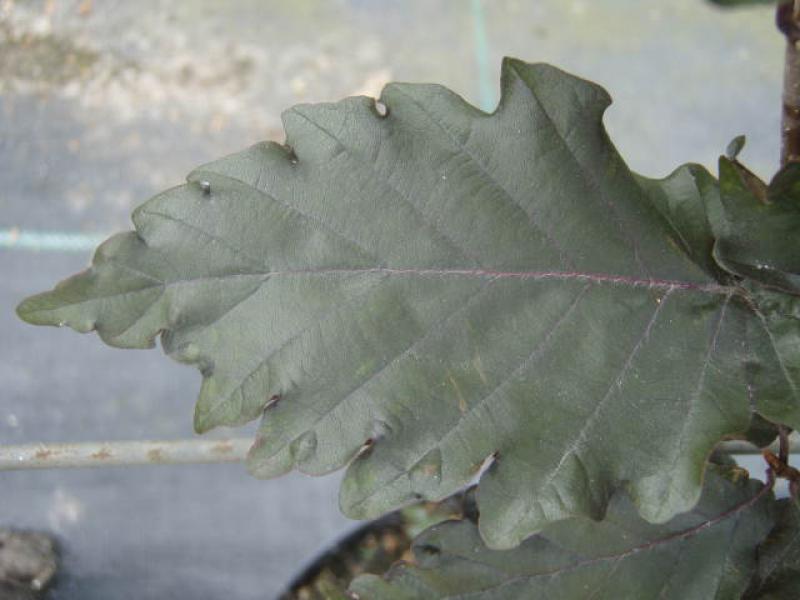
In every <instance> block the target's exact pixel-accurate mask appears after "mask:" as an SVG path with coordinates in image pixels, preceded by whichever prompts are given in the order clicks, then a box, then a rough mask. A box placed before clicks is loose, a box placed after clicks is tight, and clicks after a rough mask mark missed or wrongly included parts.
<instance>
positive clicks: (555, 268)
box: [18, 59, 800, 548]
mask: <svg viewBox="0 0 800 600" xmlns="http://www.w3.org/2000/svg"><path fill="white" fill-rule="evenodd" d="M381 101H382V102H383V104H384V105H385V106H386V107H387V111H388V112H387V114H386V115H383V114H382V113H381V112H379V111H378V110H377V109H376V106H375V103H374V101H373V100H372V99H369V98H363V97H361V98H348V99H346V100H343V101H341V102H338V103H335V104H319V105H300V106H296V107H294V108H292V109H290V110H288V111H287V112H286V113H285V114H284V123H285V128H286V135H287V142H288V146H280V145H278V144H275V143H264V144H259V145H257V146H254V147H252V148H250V149H248V150H246V151H244V152H241V153H239V154H235V155H233V156H229V157H227V158H224V159H222V160H219V161H216V162H214V163H211V164H209V165H206V166H204V167H201V168H199V169H197V170H196V171H194V172H193V173H192V174H191V175H190V176H189V183H188V184H187V185H184V186H180V187H178V188H175V189H172V190H168V191H167V192H164V193H163V194H161V195H159V196H157V197H155V198H154V199H152V200H150V201H149V202H147V203H146V204H144V205H143V206H142V207H140V208H139V209H137V210H136V212H135V213H134V216H133V222H134V225H135V228H136V231H134V232H130V233H125V234H120V235H118V236H115V237H113V238H111V239H110V240H108V241H107V242H105V243H104V244H103V245H102V246H101V247H100V248H99V249H98V251H97V253H96V255H95V258H94V263H93V266H92V267H91V268H90V269H89V270H88V271H86V272H84V273H81V274H79V275H77V276H75V277H73V278H71V279H68V280H67V281H65V282H64V283H62V284H60V285H59V286H58V287H56V289H55V290H53V291H52V292H48V293H45V294H42V295H39V296H35V297H33V298H30V299H28V300H26V301H25V302H23V303H22V305H20V307H19V309H18V310H19V314H20V315H21V316H22V317H23V318H24V319H26V320H28V321H29V322H32V323H39V324H67V325H70V326H71V327H73V328H75V329H77V330H78V331H90V330H92V329H96V330H97V332H98V334H99V335H100V337H101V338H102V339H103V340H104V341H106V342H107V343H109V344H111V345H114V346H120V347H130V348H142V347H149V346H152V345H153V343H154V340H155V338H156V337H157V336H159V335H160V338H161V342H162V345H163V347H164V350H165V352H166V353H167V354H168V355H170V356H172V357H173V358H175V359H177V360H180V361H184V362H188V363H191V364H195V365H196V366H198V367H199V369H200V370H201V372H202V374H203V384H202V387H201V391H200V398H199V401H198V404H197V408H196V412H195V427H196V429H197V430H198V431H201V432H202V431H206V430H208V429H210V428H212V427H215V426H219V425H236V424H241V423H244V422H247V421H249V420H252V419H255V418H257V417H259V416H261V415H262V414H263V419H262V424H261V427H260V430H259V434H258V437H257V440H256V443H255V444H254V446H253V449H252V451H251V454H250V457H249V466H250V469H251V471H252V472H253V473H254V474H255V475H257V476H260V477H273V476H276V475H280V474H282V473H285V472H287V471H289V470H291V469H293V468H297V469H299V470H301V471H303V472H306V473H311V474H322V473H327V472H330V471H333V470H336V469H339V468H342V467H344V466H347V473H346V476H345V478H344V480H343V484H342V488H341V506H342V508H343V510H344V512H345V513H346V514H347V515H349V516H352V517H355V518H369V517H374V516H377V515H379V514H382V513H384V512H386V511H388V510H391V509H392V508H395V507H397V506H398V505H402V504H404V503H407V502H410V501H412V500H414V499H418V498H420V497H424V498H428V499H441V498H444V497H446V496H448V495H450V494H452V493H453V492H455V491H456V490H458V489H460V488H462V487H463V486H464V485H465V484H466V483H468V482H469V481H470V480H471V479H472V478H473V477H475V475H476V473H478V472H479V471H480V470H481V469H482V468H484V470H483V474H482V477H481V480H480V488H479V492H478V502H479V505H480V510H481V522H480V527H481V532H482V534H483V536H484V538H485V539H486V541H487V543H488V544H489V545H490V546H492V547H497V548H507V547H511V546H514V545H516V544H517V543H519V542H520V541H521V540H523V539H524V538H526V537H527V536H528V535H530V534H532V533H534V532H537V531H539V530H541V529H542V528H543V527H545V526H546V525H548V524H549V523H551V522H553V521H558V520H560V519H564V518H567V517H570V516H574V515H588V516H591V517H593V518H599V517H601V516H602V515H603V513H604V511H605V509H606V506H607V504H608V500H609V498H610V497H611V495H612V493H613V492H614V491H615V490H616V489H617V488H619V487H620V486H625V487H626V488H627V489H628V490H629V492H630V493H631V495H632V497H633V501H634V503H635V505H636V506H637V507H638V510H639V511H640V513H641V514H642V516H643V517H644V518H645V519H647V520H649V521H653V522H666V521H668V520H669V519H671V518H672V517H673V516H674V515H676V514H677V513H680V512H683V511H686V510H689V509H691V508H692V507H693V506H694V505H695V504H696V502H697V500H698V498H699V497H700V492H701V482H702V478H703V469H704V464H705V460H706V458H707V456H708V455H709V454H710V452H711V451H712V449H713V447H714V445H715V444H716V443H717V442H718V441H719V440H720V439H722V438H724V437H742V436H744V435H745V434H746V432H747V430H748V427H749V424H750V422H751V420H752V419H753V418H754V416H755V414H756V413H760V414H761V415H762V416H763V417H765V418H766V419H768V420H771V421H775V422H782V423H786V424H788V425H790V426H792V427H800V395H799V394H798V384H797V381H798V377H799V376H800V373H799V372H798V370H799V369H800V357H799V356H798V352H797V350H796V348H795V347H794V346H792V344H793V343H794V340H796V339H797V336H798V323H797V321H796V320H795V319H793V318H792V317H791V314H793V311H795V309H796V307H797V305H796V297H795V296H789V295H788V294H786V293H784V291H783V290H782V291H780V292H774V291H770V290H762V287H763V286H761V284H760V283H758V282H755V283H753V284H752V285H744V284H748V283H749V282H748V281H743V280H742V279H741V277H740V272H739V270H737V269H730V261H726V262H725V264H724V265H723V266H725V267H727V268H729V271H733V272H726V271H724V270H723V269H722V268H720V266H719V265H718V264H717V262H716V261H715V259H714V249H715V248H721V247H720V246H718V244H717V235H718V234H717V232H718V231H719V230H721V229H723V228H724V227H723V222H724V208H723V200H722V198H721V197H720V194H719V189H718V187H717V183H716V181H715V180H714V178H713V177H711V176H710V175H709V174H708V173H707V172H706V171H705V170H704V169H702V168H701V167H699V166H696V165H687V166H684V167H681V168H679V169H678V170H676V171H675V172H674V173H673V174H671V175H670V176H669V177H667V178H665V179H662V180H653V179H648V178H644V177H641V176H639V175H636V174H634V173H632V172H631V171H630V170H629V169H628V168H627V166H626V165H625V163H624V162H623V160H622V159H621V157H620V156H619V155H618V153H617V152H616V150H615V149H614V147H613V145H612V144H611V142H610V141H609V139H608V137H607V135H606V133H605V130H604V128H603V126H602V114H603V112H604V110H605V109H606V107H607V106H608V105H609V103H610V99H609V97H608V94H607V93H606V92H605V91H604V90H603V89H602V88H600V87H598V86H597V85H594V84H592V83H589V82H586V81H584V80H581V79H578V78H575V77H573V76H570V75H567V74H566V73H563V72H562V71H559V70H558V69H555V68H553V67H550V66H547V65H528V64H525V63H522V62H520V61H518V60H513V59H507V60H505V61H504V63H503V74H502V99H501V101H500V104H499V106H498V108H497V110H496V111H495V112H494V113H492V114H486V113H484V112H482V111H480V110H478V109H476V108H474V107H472V106H470V105H469V104H467V103H466V102H465V101H464V100H463V99H461V98H460V97H459V96H457V95H456V94H454V93H453V92H451V91H449V90H447V89H445V88H443V87H441V86H437V85H417V84H390V85H389V86H387V87H386V88H385V90H384V92H383V94H382V96H381ZM791 250H792V248H791V247H789V248H787V251H791ZM751 254H752V253H751V252H750V250H745V251H744V254H743V256H744V259H745V260H744V262H747V260H749V259H750V257H751ZM717 255H718V256H725V257H727V256H729V254H728V253H727V251H724V252H723V251H720V252H718V253H717ZM792 264H793V263H792ZM744 276H745V277H746V276H747V273H745V275H744ZM777 305H780V306H779V307H778V308H775V306H777ZM487 462H488V463H490V465H489V466H488V467H486V464H487Z"/></svg>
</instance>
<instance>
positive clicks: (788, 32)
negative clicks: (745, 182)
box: [775, 0, 800, 166]
mask: <svg viewBox="0 0 800 600" xmlns="http://www.w3.org/2000/svg"><path fill="white" fill-rule="evenodd" d="M775 20H776V23H777V26H778V29H779V30H780V31H781V32H782V33H783V35H784V36H786V54H785V58H784V69H783V110H782V113H781V166H783V165H786V164H787V163H790V162H799V161H800V48H798V42H800V1H798V0H794V2H783V3H781V4H779V5H778V8H777V11H776V17H775Z"/></svg>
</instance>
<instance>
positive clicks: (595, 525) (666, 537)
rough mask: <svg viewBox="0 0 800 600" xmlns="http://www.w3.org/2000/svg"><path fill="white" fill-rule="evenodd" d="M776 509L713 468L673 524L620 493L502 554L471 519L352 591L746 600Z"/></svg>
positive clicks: (732, 474)
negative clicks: (642, 513)
mask: <svg viewBox="0 0 800 600" xmlns="http://www.w3.org/2000/svg"><path fill="white" fill-rule="evenodd" d="M737 473H738V474H739V477H740V478H739V479H738V480H737V479H736V477H737V475H736V474H737ZM771 505H772V498H771V494H770V493H769V492H768V491H767V490H766V489H765V488H763V487H762V486H761V484H759V483H757V482H755V481H752V480H750V481H748V480H747V476H746V474H742V471H741V470H737V469H732V470H730V469H725V468H721V467H716V466H714V467H709V472H708V479H707V483H706V489H705V490H704V493H703V497H702V499H701V500H700V502H699V504H698V505H697V507H696V508H695V509H694V510H692V511H691V512H690V513H687V514H683V515H680V516H679V517H676V518H674V519H673V520H671V521H669V522H668V523H666V524H663V525H651V524H649V523H647V522H645V521H643V520H641V519H640V518H639V517H638V516H637V514H636V508H635V507H634V506H633V505H632V503H631V502H630V500H628V499H627V498H625V497H624V495H619V496H615V497H614V498H613V500H612V502H611V505H610V506H609V511H608V514H607V518H606V520H604V521H602V522H594V521H590V520H587V519H581V518H573V519H569V520H566V521H562V522H560V523H557V524H555V525H551V526H549V527H548V528H546V529H545V530H544V531H543V532H542V533H540V534H538V535H536V536H534V537H532V538H530V539H528V540H525V542H523V543H522V545H521V546H519V547H517V548H515V549H513V550H502V551H498V550H490V549H488V548H487V547H486V545H485V544H484V543H483V541H482V540H481V538H480V536H479V535H478V531H477V528H476V527H475V525H474V524H473V523H471V522H470V521H467V520H464V521H450V522H447V523H443V524H441V525H437V526H434V527H432V528H431V529H429V530H428V531H426V532H425V533H423V534H422V535H421V536H420V537H419V538H418V539H417V540H416V541H415V543H414V556H415V559H416V566H407V565H402V564H401V565H399V566H397V567H395V568H394V569H392V570H391V571H390V572H389V574H388V575H387V577H386V579H383V578H381V577H378V576H376V575H365V576H362V577H360V578H358V579H356V580H355V581H354V582H353V584H351V590H352V591H353V592H354V593H355V594H356V596H357V597H358V598H360V599H361V600H436V599H443V598H459V599H462V600H466V599H468V598H469V599H474V600H490V599H492V600H515V599H519V600H521V599H526V600H527V599H529V598H548V599H549V600H577V599H589V598H591V599H592V600H603V599H607V600H713V599H718V600H722V599H725V600H729V599H731V600H732V599H738V598H740V597H741V596H742V593H743V592H744V590H745V589H746V588H747V585H748V583H749V582H750V579H751V578H752V577H753V576H754V574H755V572H756V566H757V565H756V548H757V546H758V544H759V543H760V542H761V541H762V540H763V539H764V537H765V536H766V535H767V533H768V532H769V528H770V526H771V523H772V518H771V512H772V511H771Z"/></svg>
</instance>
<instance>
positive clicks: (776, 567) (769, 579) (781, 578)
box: [745, 498, 800, 600]
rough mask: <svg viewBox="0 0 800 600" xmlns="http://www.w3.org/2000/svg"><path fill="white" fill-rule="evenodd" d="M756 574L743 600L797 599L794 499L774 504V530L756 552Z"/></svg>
mask: <svg viewBox="0 0 800 600" xmlns="http://www.w3.org/2000/svg"><path fill="white" fill-rule="evenodd" d="M757 575H758V576H757V581H756V582H755V583H754V584H753V586H752V588H751V590H750V591H749V592H748V593H747V594H746V595H745V598H746V600H796V599H797V598H800V506H798V504H797V501H796V500H793V499H791V498H785V499H783V500H779V501H778V502H777V506H776V523H775V528H774V529H773V530H772V531H771V532H770V534H769V537H768V538H767V539H766V541H765V542H764V544H763V545H762V547H761V548H760V549H759V553H758V574H757Z"/></svg>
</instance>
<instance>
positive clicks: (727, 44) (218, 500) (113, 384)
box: [0, 0, 782, 600]
mask: <svg viewBox="0 0 800 600" xmlns="http://www.w3.org/2000/svg"><path fill="white" fill-rule="evenodd" d="M477 18H478V19H479V21H480V19H482V20H483V25H484V26H485V30H486V33H487V39H488V51H487V56H486V58H487V59H488V61H487V64H488V65H489V68H488V71H487V73H486V74H482V73H481V71H480V69H479V68H478V65H479V64H480V61H479V60H478V57H476V38H475V23H476V13H475V12H474V5H473V3H471V2H469V1H468V0H409V1H400V0H383V1H379V0H330V1H325V2H323V1H321V0H319V1H317V0H294V1H293V2H281V1H278V0H274V1H256V0H235V1H230V2H226V3H218V2H212V1H211V0H180V1H178V0H173V1H164V0H138V1H137V2H124V1H122V0H102V1H100V0H96V1H95V2H90V1H87V0H74V1H60V2H55V1H50V2H45V1H33V0H30V1H17V2H12V1H10V0H4V1H0V230H10V229H12V228H17V229H18V230H34V231H70V232H84V233H91V234H95V233H107V232H111V231H114V230H117V229H123V228H127V227H128V223H129V221H128V215H129V213H130V211H131V209H132V208H133V207H134V206H136V205H137V204H139V203H140V202H141V201H143V200H145V199H146V198H148V197H149V196H150V195H152V194H153V193H155V192H156V191H158V190H160V189H162V188H165V187H167V186H170V185H174V184H177V183H179V182H180V181H181V179H182V177H183V176H184V175H185V174H186V173H187V172H188V171H189V170H190V169H191V168H192V167H193V166H195V165H197V164H199V163H202V162H204V161H208V160H211V159H213V158H215V157H218V156H220V155H222V154H225V153H228V152H232V151H235V150H238V149H240V148H243V147H245V146H246V145H248V144H250V143H253V142H255V141H258V140H261V139H265V138H272V139H280V138H281V136H282V134H281V126H280V118H279V115H280V111H281V110H282V109H283V108H285V107H288V106H290V105H292V104H294V103H296V102H301V101H302V102H306V101H323V100H334V99H338V98H340V97H342V96H345V95H350V94H356V93H367V94H370V95H375V94H377V93H378V91H379V90H380V87H381V85H382V84H383V83H384V82H385V81H387V80H389V79H400V80H413V81H437V82H441V83H444V84H446V85H448V86H450V87H452V88H454V89H455V90H457V91H458V92H460V93H462V94H463V95H465V96H466V97H467V98H468V99H470V100H472V101H475V102H477V101H478V99H479V98H480V95H481V82H482V81H483V82H484V83H483V85H484V86H485V85H486V82H487V81H489V89H488V94H489V95H491V94H492V93H494V94H496V89H497V75H498V73H499V63H500V58H501V56H502V55H504V54H511V55H515V56H517V57H520V58H524V59H527V60H542V61H547V62H552V63H554V64H557V65H560V66H562V67H563V68H566V69H567V70H571V71H573V72H576V73H578V74H580V75H583V76H585V77H588V78H591V79H594V80H596V81H599V82H600V83H602V84H603V85H605V86H606V87H607V88H608V89H609V90H610V91H611V92H612V95H613V96H614V98H615V104H614V106H612V108H611V109H610V111H609V113H608V119H607V124H608V128H609V130H610V133H611V135H612V138H613V139H614V140H615V141H616V143H617V145H618V147H619V148H620V150H621V151H622V152H623V154H624V156H626V158H627V159H628V161H629V163H630V165H631V166H632V167H634V168H635V169H637V170H639V171H640V172H643V173H645V174H648V175H664V174H666V173H667V172H669V171H670V170H672V168H674V167H675V166H677V164H679V163H681V162H686V161H695V162H700V163H702V164H705V165H706V166H708V167H709V168H713V167H714V164H715V162H716V158H717V156H718V155H719V153H720V152H722V151H723V150H724V148H725V146H726V144H727V142H728V141H729V140H730V139H731V138H732V137H734V136H735V135H738V134H740V133H744V134H746V135H747V136H748V138H749V142H748V146H747V148H746V150H745V152H744V154H743V158H744V159H745V160H746V161H748V162H749V163H750V164H751V165H752V166H753V168H754V169H755V170H756V171H757V172H758V173H760V174H762V175H764V176H768V175H769V174H770V173H771V171H772V169H773V167H774V165H775V164H776V163H777V160H778V158H777V157H778V117H779V112H778V106H779V102H778V97H779V93H780V73H781V60H782V41H781V39H780V38H779V37H778V36H777V35H776V34H774V32H773V30H772V16H771V13H770V11H769V9H763V8H761V9H751V10H742V11H736V12H725V13H723V12H721V11H719V10H716V9H713V8H711V7H709V6H708V5H706V4H705V3H704V2H702V0H673V1H671V2H669V3H664V2H661V1H660V0H607V1H604V2H590V1H588V0H582V1H579V0H530V1H526V2H523V1H521V0H516V1H515V0H484V2H483V12H482V13H481V14H477ZM484 75H488V77H489V78H490V79H489V80H487V79H486V78H485V76H484ZM483 91H484V94H486V92H487V90H486V89H484V90H483ZM88 259H89V254H88V253H74V252H73V253H60V252H54V251H48V252H34V251H30V250H23V249H19V248H16V249H14V248H5V249H4V248H0V274H1V275H2V277H0V443H29V442H37V441H88V440H94V439H136V438H141V439H144V438H178V437H186V436H191V435H192V432H191V412H192V404H193V400H194V396H195V393H196V392H197V389H198V385H199V376H197V375H196V373H194V372H193V371H192V370H191V369H189V368H187V367H183V366H179V365H177V364H175V363H172V362H170V361H168V360H166V359H165V358H163V357H162V356H161V355H160V352H159V351H157V350H154V351H147V352H144V351H143V352H131V351H120V350H114V349H110V348H107V347H105V346H103V345H102V344H101V343H100V342H99V341H98V340H97V339H96V338H95V337H94V336H79V335H76V334H74V333H72V332H68V331H61V330H53V329H40V328H33V327H29V326H26V325H24V324H22V323H21V322H19V321H18V320H17V319H16V317H15V315H14V313H13V309H14V306H15V305H16V304H17V303H18V302H19V301H20V300H21V299H22V298H23V297H24V296H26V295H28V294H30V293H33V292H37V291H41V290H43V289H46V288H49V287H50V286H51V285H52V284H53V283H54V282H55V281H56V280H58V279H60V278H62V277H64V276H66V275H68V274H71V273H72V272H74V271H76V270H78V269H80V268H82V267H83V266H85V265H86V263H87V261H88ZM225 434H226V432H217V433H215V434H214V435H225ZM338 478H339V476H338V475H333V476H330V477H326V478H321V479H311V478H307V477H303V476H299V475H291V476H287V477H284V478H282V479H279V480H275V481H269V482H260V481H255V480H253V479H251V478H249V477H248V476H247V475H246V474H245V473H244V471H243V469H242V468H241V467H238V466H196V467H150V468H146V467H142V468H129V469H108V470H94V471H69V472H68V471H46V472H13V473H2V474H0V525H14V526H18V527H19V526H24V527H34V528H39V529H44V530H47V531H51V532H53V533H55V534H56V535H57V536H58V537H59V539H60V541H61V544H62V547H63V551H64V568H63V575H62V576H61V578H60V580H59V582H58V586H57V587H56V588H55V589H54V590H53V591H52V592H51V594H50V597H51V598H53V599H58V600H76V599H82V600H86V599H95V598H96V599H101V598H103V599H106V598H131V599H133V598H135V599H137V600H147V599H151V598H152V599H156V598H157V599H159V600H165V599H169V598H193V599H206V598H208V599H215V598H229V599H232V600H238V599H251V598H252V599H255V598H271V597H273V596H274V594H275V593H277V592H278V591H279V589H280V588H281V587H282V586H283V585H284V584H285V582H286V581H287V580H288V579H289V578H290V576H291V574H292V573H293V572H295V571H297V570H298V569H299V568H300V567H301V566H302V564H303V563H304V562H305V561H306V560H307V559H310V558H311V557H312V555H313V554H314V553H315V551H316V550H317V549H319V548H321V547H322V546H324V545H325V544H327V543H329V542H330V541H332V540H333V539H334V538H336V537H337V536H339V535H341V534H342V533H343V532H344V531H346V530H347V529H348V528H349V527H351V526H352V525H351V524H349V523H348V522H347V521H345V519H344V518H343V517H341V516H340V515H339V513H338V509H337V501H336V488H337V483H338Z"/></svg>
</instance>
